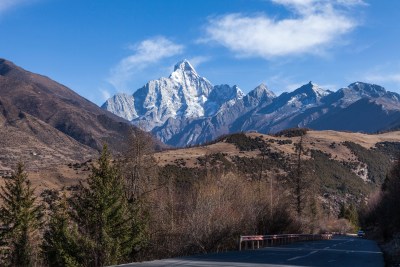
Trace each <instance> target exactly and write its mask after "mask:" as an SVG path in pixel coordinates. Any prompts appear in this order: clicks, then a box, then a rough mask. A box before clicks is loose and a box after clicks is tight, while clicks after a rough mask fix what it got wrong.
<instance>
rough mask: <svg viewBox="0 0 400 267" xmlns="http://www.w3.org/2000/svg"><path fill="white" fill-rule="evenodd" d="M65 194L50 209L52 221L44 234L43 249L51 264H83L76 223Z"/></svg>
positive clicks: (71, 266)
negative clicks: (73, 220) (71, 217)
mask: <svg viewBox="0 0 400 267" xmlns="http://www.w3.org/2000/svg"><path fill="white" fill-rule="evenodd" d="M68 207H69V206H68V202H67V198H66V196H65V194H64V195H63V197H62V198H61V200H59V201H58V203H55V204H54V205H53V206H51V207H50V208H51V211H50V222H49V224H48V227H47V229H46V231H45V233H44V235H43V245H42V250H43V254H44V258H45V259H46V262H47V264H48V265H49V266H54V267H56V266H68V267H73V266H81V265H82V264H83V262H84V260H83V257H84V255H83V253H82V251H81V250H80V246H79V241H80V240H79V236H78V231H77V227H76V225H75V224H74V223H73V222H72V221H71V219H70V216H69V213H68V211H69V208H68Z"/></svg>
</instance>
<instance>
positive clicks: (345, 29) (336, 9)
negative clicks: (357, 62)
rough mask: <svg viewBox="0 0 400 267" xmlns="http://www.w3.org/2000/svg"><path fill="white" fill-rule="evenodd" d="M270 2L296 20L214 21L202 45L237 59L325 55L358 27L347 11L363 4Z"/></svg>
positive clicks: (230, 17)
mask: <svg viewBox="0 0 400 267" xmlns="http://www.w3.org/2000/svg"><path fill="white" fill-rule="evenodd" d="M271 1H273V2H274V3H275V4H280V5H283V6H285V7H286V8H288V9H289V10H291V11H292V12H293V14H294V16H291V17H290V18H287V19H281V20H276V19H274V18H273V17H270V16H268V15H267V14H256V15H253V16H249V15H244V14H241V13H236V14H227V15H224V16H219V17H214V18H211V19H210V20H209V23H208V25H206V38H204V39H203V41H206V42H216V43H218V44H220V45H222V46H225V47H226V48H228V49H230V50H231V51H233V52H234V53H235V55H236V56H238V57H262V58H265V59H271V58H274V57H279V56H287V55H299V54H305V53H311V54H316V53H323V52H324V51H325V50H326V49H327V48H328V47H331V46H333V45H334V44H337V43H339V41H338V40H339V38H340V37H342V36H343V35H344V34H346V33H349V32H350V31H351V30H353V29H354V28H355V27H356V26H357V24H358V23H357V21H355V20H354V19H352V17H351V16H348V15H349V14H348V13H349V11H348V10H347V9H346V8H348V7H351V6H354V5H361V4H362V3H363V2H362V1H360V0H330V1H329V0H271ZM345 9H346V10H345Z"/></svg>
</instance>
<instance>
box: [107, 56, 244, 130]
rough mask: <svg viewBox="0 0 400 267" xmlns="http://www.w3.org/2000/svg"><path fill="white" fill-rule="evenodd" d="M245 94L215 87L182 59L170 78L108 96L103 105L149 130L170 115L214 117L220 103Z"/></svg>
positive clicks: (235, 88) (236, 88)
mask: <svg viewBox="0 0 400 267" xmlns="http://www.w3.org/2000/svg"><path fill="white" fill-rule="evenodd" d="M242 97H243V93H242V91H241V90H240V89H239V88H238V87H237V86H234V87H230V86H228V85H220V86H213V85H212V84H211V83H210V82H209V81H208V80H207V79H206V78H203V77H201V76H200V75H199V74H197V72H196V70H195V69H194V68H193V66H192V65H191V64H190V63H189V61H187V60H183V61H181V62H179V63H177V64H176V65H175V67H174V71H173V72H172V73H171V75H170V76H169V77H168V78H164V77H163V78H160V79H158V80H152V81H150V82H148V83H147V84H146V85H144V86H143V87H142V88H140V89H138V90H137V91H136V92H135V93H134V94H133V95H132V96H128V95H124V94H119V95H116V96H114V97H112V98H110V99H108V100H107V102H106V103H105V104H104V105H103V108H105V109H107V110H109V111H111V112H113V113H114V114H116V115H118V116H121V117H123V118H126V119H128V120H130V121H132V122H133V123H134V124H136V125H139V126H140V127H141V128H143V129H145V130H148V131H150V130H152V129H153V128H154V127H156V126H161V125H163V124H164V123H165V122H166V121H167V120H168V119H170V118H173V119H179V120H185V119H194V118H200V117H204V116H212V115H214V114H215V113H217V112H218V110H219V109H220V108H221V106H223V105H225V104H227V103H228V102H232V103H233V102H235V101H236V100H238V99H241V98H242ZM128 106H130V108H128Z"/></svg>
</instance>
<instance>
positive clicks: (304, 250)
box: [120, 236, 384, 267]
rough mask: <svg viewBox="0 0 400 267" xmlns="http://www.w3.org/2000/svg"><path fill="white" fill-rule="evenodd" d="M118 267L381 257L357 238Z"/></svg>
mask: <svg viewBox="0 0 400 267" xmlns="http://www.w3.org/2000/svg"><path fill="white" fill-rule="evenodd" d="M120 266H125V267H128V266H132V267H137V266H146V267H157V266H193V267H195V266H196V267H197V266H232V267H234V266H240V267H244V266H246V267H247V266H249V267H252V266H271V267H272V266H279V267H284V266H315V267H319V266H321V267H329V266H334V267H337V266H340V267H347V266H348V267H356V266H362V267H369V266H371V267H372V266H373V267H383V266H384V262H383V255H382V252H381V251H380V250H379V248H378V246H377V244H376V243H375V242H374V241H371V240H367V239H362V238H357V237H343V236H338V237H333V238H332V239H331V240H323V241H308V242H299V243H294V244H290V245H285V246H279V247H272V248H271V247H268V248H262V249H258V250H246V251H232V252H226V253H218V254H207V255H198V256H191V257H183V258H174V259H166V260H158V261H150V262H141V263H131V264H124V265H120Z"/></svg>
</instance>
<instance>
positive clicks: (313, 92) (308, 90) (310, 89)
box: [293, 81, 331, 99]
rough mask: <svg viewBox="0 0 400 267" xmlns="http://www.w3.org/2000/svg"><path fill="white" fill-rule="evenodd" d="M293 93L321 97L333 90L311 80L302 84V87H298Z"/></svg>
mask: <svg viewBox="0 0 400 267" xmlns="http://www.w3.org/2000/svg"><path fill="white" fill-rule="evenodd" d="M293 93H296V94H305V95H307V96H309V97H315V98H318V99H319V98H321V97H324V96H327V95H329V94H330V93H331V91H329V90H325V89H323V88H321V87H319V85H318V84H316V83H313V82H311V81H310V82H309V83H307V84H305V85H303V86H301V87H300V88H298V89H296V90H295V91H294V92H293Z"/></svg>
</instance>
